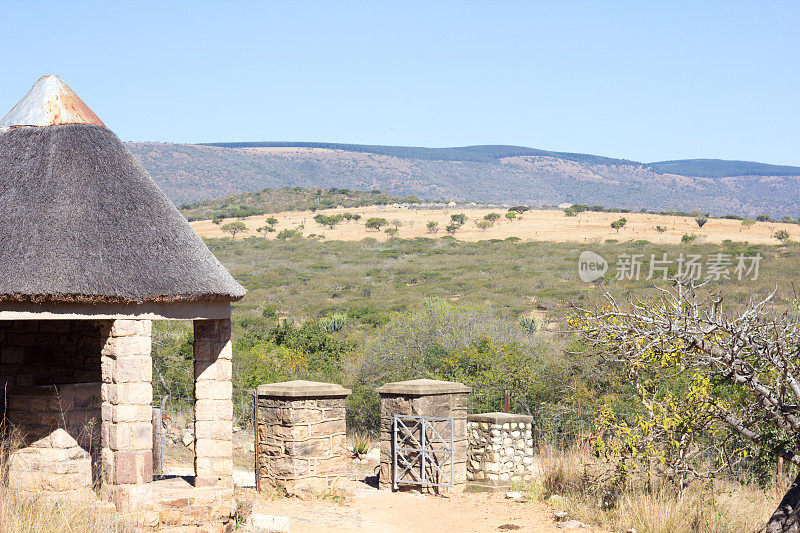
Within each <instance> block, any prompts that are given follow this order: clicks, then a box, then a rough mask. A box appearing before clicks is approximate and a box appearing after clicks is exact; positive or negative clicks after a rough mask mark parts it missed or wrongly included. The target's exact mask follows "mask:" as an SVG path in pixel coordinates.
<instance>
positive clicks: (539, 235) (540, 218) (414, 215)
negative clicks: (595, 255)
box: [191, 206, 800, 244]
mask: <svg viewBox="0 0 800 533" xmlns="http://www.w3.org/2000/svg"><path fill="white" fill-rule="evenodd" d="M319 212H322V213H324V214H334V213H344V212H351V213H358V214H360V215H361V220H360V221H358V222H341V223H339V224H338V225H337V226H336V227H335V228H334V229H329V228H327V227H325V226H321V225H320V224H317V223H316V222H314V220H313V219H314V215H315V213H312V212H310V211H288V212H283V213H274V214H267V215H259V216H253V217H247V218H245V219H244V220H243V222H244V223H245V225H246V226H247V228H248V230H247V231H246V232H243V233H240V234H239V235H237V237H236V238H237V239H241V238H243V237H252V236H264V238H267V239H274V238H275V236H276V235H277V234H278V232H280V231H281V230H284V229H300V228H301V226H302V229H301V231H302V232H303V234H304V235H309V234H315V235H322V236H324V238H325V239H328V240H342V241H360V240H362V239H365V238H368V237H371V238H375V239H378V240H386V239H388V238H389V235H388V234H386V233H384V232H382V231H375V230H368V229H366V227H365V226H364V221H365V220H366V219H368V218H370V217H380V218H385V219H386V220H387V221H389V222H393V221H395V220H396V221H399V222H400V225H399V227H398V233H397V237H399V238H404V239H411V238H416V237H442V236H444V235H447V233H446V232H445V230H444V227H445V226H446V225H447V224H449V223H450V215H451V214H454V213H464V214H465V215H466V216H467V219H468V220H467V223H466V224H464V226H463V227H462V228H461V229H459V230H458V231H457V232H456V234H455V238H456V239H458V240H462V241H472V242H474V241H481V240H488V239H506V238H508V237H518V238H520V239H522V240H523V241H529V240H530V241H542V242H577V243H598V242H603V241H605V240H607V239H617V240H619V241H620V242H625V241H635V240H647V241H650V242H652V243H656V244H680V242H681V237H682V236H683V235H685V234H688V235H697V236H698V237H697V239H696V240H695V242H706V243H721V242H723V241H724V240H731V241H734V242H736V241H742V242H743V241H747V242H749V243H751V244H779V242H778V240H777V239H775V237H774V235H775V232H776V231H777V230H785V231H787V232H788V233H789V236H790V238H791V240H794V241H798V240H800V226H798V225H797V224H785V223H781V222H758V223H756V224H755V225H754V226H753V227H751V228H746V227H744V226H742V223H741V222H740V221H738V220H728V219H718V218H712V219H711V220H709V221H708V223H706V225H704V226H703V227H702V228H700V227H698V226H697V223H696V222H695V220H694V218H692V217H678V216H666V215H650V214H644V213H597V212H584V213H580V214H579V215H578V216H575V217H567V216H564V213H563V212H562V211H553V210H535V211H528V212H526V213H523V215H522V217H521V219H518V220H514V221H513V222H509V221H507V220H506V219H505V218H504V217H502V215H504V213H505V210H503V209H435V210H420V209H407V208H404V209H399V208H394V207H377V206H371V207H361V208H347V209H327V210H325V211H319ZM488 213H498V214H500V215H501V219H500V220H499V221H498V222H496V223H495V224H494V225H493V226H492V227H490V228H488V229H485V230H483V229H480V228H479V227H477V226H476V224H475V223H476V222H478V221H480V220H483V217H484V216H485V215H487V214H488ZM623 216H624V217H625V218H626V219H627V221H628V223H627V224H626V225H625V227H623V228H622V229H621V230H620V231H619V232H618V233H617V232H616V231H614V230H613V229H611V222H613V221H614V220H617V219H619V218H620V217H623ZM268 217H275V218H277V219H278V224H277V225H276V226H275V227H276V230H277V231H276V232H274V233H266V234H265V233H264V232H261V233H258V232H256V229H257V228H259V227H261V226H263V225H264V224H265V222H264V221H265V220H266V219H267V218H268ZM232 220H234V219H226V220H225V221H224V222H223V223H222V225H224V224H226V223H228V222H231V221H232ZM428 221H435V222H438V223H439V231H438V233H436V234H431V233H428V230H427V229H426V227H425V225H426V224H427V223H428ZM191 225H192V227H193V228H194V230H195V231H196V232H197V233H198V234H199V235H200V236H201V237H203V238H215V237H230V235H229V234H228V233H225V232H223V231H222V229H221V227H220V226H221V225H220V226H218V225H216V224H214V223H212V222H211V221H210V220H202V221H197V222H192V223H191ZM656 226H661V227H664V228H666V231H664V232H663V233H659V232H658V231H657V230H656ZM387 227H388V226H387Z"/></svg>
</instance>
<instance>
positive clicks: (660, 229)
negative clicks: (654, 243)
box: [656, 226, 667, 233]
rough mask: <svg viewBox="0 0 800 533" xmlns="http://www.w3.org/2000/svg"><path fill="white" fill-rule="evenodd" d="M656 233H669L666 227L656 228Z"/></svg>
mask: <svg viewBox="0 0 800 533" xmlns="http://www.w3.org/2000/svg"><path fill="white" fill-rule="evenodd" d="M656 231H657V232H658V233H664V232H665V231H667V228H665V227H664V226H656Z"/></svg>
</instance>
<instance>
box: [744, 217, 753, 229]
mask: <svg viewBox="0 0 800 533" xmlns="http://www.w3.org/2000/svg"><path fill="white" fill-rule="evenodd" d="M755 223H756V221H755V220H753V219H752V218H745V219H744V220H742V226H744V227H745V228H747V229H750V228H751V227H753V224H755Z"/></svg>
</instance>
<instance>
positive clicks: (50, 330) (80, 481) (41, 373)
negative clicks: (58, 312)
mask: <svg viewBox="0 0 800 533" xmlns="http://www.w3.org/2000/svg"><path fill="white" fill-rule="evenodd" d="M108 324H109V321H103V320H13V321H12V320H2V321H0V391H2V393H0V418H2V419H3V420H4V422H5V424H4V426H3V433H4V434H3V439H4V440H7V441H8V442H10V443H11V445H12V449H13V453H12V454H11V456H9V457H8V458H7V461H8V466H9V471H8V472H7V474H8V478H7V481H8V482H10V483H11V484H12V485H13V486H15V487H17V488H20V489H32V490H38V489H45V490H51V491H63V490H67V489H70V488H71V489H72V490H79V489H82V488H89V487H92V486H93V485H94V484H95V483H97V481H98V480H99V476H100V440H101V438H100V437H101V407H100V404H101V390H100V381H101V370H100V350H101V346H102V342H103V335H104V331H105V330H107V328H108Z"/></svg>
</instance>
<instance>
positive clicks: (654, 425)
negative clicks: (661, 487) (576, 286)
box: [572, 280, 800, 533]
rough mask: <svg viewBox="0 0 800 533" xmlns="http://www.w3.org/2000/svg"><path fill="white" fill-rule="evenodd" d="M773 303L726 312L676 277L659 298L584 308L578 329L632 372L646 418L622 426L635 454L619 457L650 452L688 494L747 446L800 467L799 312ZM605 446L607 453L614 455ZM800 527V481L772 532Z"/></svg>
mask: <svg viewBox="0 0 800 533" xmlns="http://www.w3.org/2000/svg"><path fill="white" fill-rule="evenodd" d="M774 297H775V293H774V292H773V293H772V294H770V295H769V296H767V297H766V298H764V299H763V300H760V301H757V300H750V301H749V302H748V303H747V304H746V306H745V307H744V308H742V309H724V308H723V299H722V297H721V296H720V295H719V294H717V293H715V292H710V293H709V292H707V291H704V292H701V290H700V289H699V288H698V287H697V286H696V285H695V283H694V282H693V281H692V280H675V281H674V282H673V283H672V285H671V286H669V287H666V288H663V289H662V291H661V296H660V297H659V298H657V299H654V300H649V301H641V300H638V299H637V300H631V301H628V302H620V301H618V300H616V299H614V298H613V297H612V296H610V295H609V296H608V297H607V300H606V302H605V303H604V305H602V306H599V307H597V308H595V309H591V310H586V309H581V310H579V312H578V313H577V314H576V315H575V316H574V318H573V319H572V325H573V327H574V328H575V330H576V331H577V332H578V333H579V335H580V336H581V339H582V341H583V343H584V344H585V345H586V346H587V347H589V352H590V353H592V354H599V355H600V357H602V358H604V359H605V361H606V362H607V363H608V364H609V365H612V366H614V365H620V366H622V368H624V369H625V370H626V371H627V373H628V375H629V377H630V382H631V383H632V384H633V385H634V386H635V387H636V388H637V390H638V391H639V396H640V399H641V403H642V406H643V407H644V408H645V411H646V413H645V416H644V417H643V418H642V419H641V420H642V422H644V423H641V424H636V425H635V426H630V425H627V428H624V427H623V429H624V430H625V432H626V433H627V435H630V436H632V437H631V438H628V437H624V439H626V440H628V445H626V446H625V448H626V449H624V450H623V449H619V450H613V449H612V450H610V452H611V453H612V454H614V455H617V456H620V455H621V456H623V457H625V456H627V457H629V458H633V459H635V460H638V461H639V462H641V461H643V460H645V459H646V458H644V457H638V458H637V457H635V456H634V457H632V454H634V455H635V454H637V452H636V450H637V449H638V450H648V452H647V453H648V455H649V456H652V455H656V460H657V461H658V463H660V464H661V465H662V467H661V469H660V472H659V473H660V474H661V475H662V476H664V477H666V478H667V479H670V480H671V481H672V482H674V483H675V484H676V486H678V487H679V488H683V487H685V485H686V484H688V483H689V482H691V481H692V480H693V479H704V478H708V477H712V476H713V474H714V473H715V471H716V470H718V469H720V468H724V467H726V466H727V465H729V464H731V461H733V460H735V458H736V457H741V456H742V453H743V452H746V451H747V449H748V448H744V446H745V445H748V446H749V447H750V448H749V449H750V450H752V453H765V454H771V455H772V456H773V457H775V458H777V457H783V458H784V459H786V460H788V461H790V462H792V463H793V464H795V465H800V453H798V452H799V451H800V450H798V448H797V447H798V441H800V413H798V412H797V407H796V404H797V403H800V360H798V357H797V350H798V348H797V347H798V346H799V345H800V320H799V319H798V316H797V312H796V311H795V312H792V313H784V314H776V312H775V311H774V310H772V305H773V299H774ZM610 425H612V426H613V425H617V426H619V424H610ZM723 434H726V435H727V436H728V437H729V439H730V440H732V442H731V443H726V442H725V440H724V439H723V438H722V435H723ZM604 440H605V439H603V438H601V442H600V443H599V446H598V452H599V453H604V451H605V450H608V448H607V446H608V444H607V443H604V442H603V441H604ZM648 441H649V442H650V444H651V445H649V446H648V445H647V443H648ZM636 442H639V444H636ZM748 443H749V444H748ZM643 445H644V446H643ZM642 446H643V447H642ZM604 448H605V450H604ZM726 448H727V453H724V451H725V449H726ZM709 454H712V455H711V456H712V457H714V458H715V459H716V462H714V461H712V462H710V463H709V461H708V459H709ZM732 458H734V459H732ZM709 469H710V470H709ZM799 526H800V474H798V477H797V479H796V480H795V482H794V484H793V485H792V486H791V487H790V488H789V491H788V492H787V493H786V495H785V496H784V498H783V500H782V501H781V503H780V505H779V507H778V509H777V510H776V511H775V512H774V514H773V515H772V517H771V518H770V521H769V523H768V525H767V528H766V531H767V532H775V533H777V532H782V531H797V528H798V527H799Z"/></svg>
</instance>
